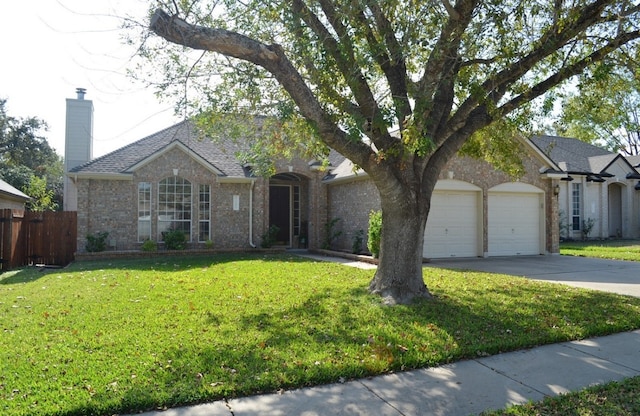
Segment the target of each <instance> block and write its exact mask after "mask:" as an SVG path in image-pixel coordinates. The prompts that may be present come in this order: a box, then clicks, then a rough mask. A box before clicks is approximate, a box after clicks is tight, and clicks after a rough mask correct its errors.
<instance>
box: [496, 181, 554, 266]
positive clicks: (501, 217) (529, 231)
mask: <svg viewBox="0 0 640 416" xmlns="http://www.w3.org/2000/svg"><path fill="white" fill-rule="evenodd" d="M503 185H506V184H503ZM528 186H531V185H528ZM515 188H516V186H513V187H512V189H515ZM531 188H534V187H533V186H531ZM507 189H508V188H507ZM535 189H537V188H535ZM542 195H543V194H541V193H533V192H492V191H489V197H488V207H487V210H488V234H487V239H488V243H489V247H488V249H489V250H488V251H489V253H488V254H489V256H515V255H531V254H541V253H542V252H543V250H542V244H541V235H542V234H543V233H542V232H541V230H543V227H544V223H543V221H542V212H544V210H543V208H542Z"/></svg>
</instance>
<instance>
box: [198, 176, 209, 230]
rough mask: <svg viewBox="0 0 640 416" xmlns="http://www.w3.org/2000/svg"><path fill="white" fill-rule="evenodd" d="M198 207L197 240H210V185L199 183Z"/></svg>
mask: <svg viewBox="0 0 640 416" xmlns="http://www.w3.org/2000/svg"><path fill="white" fill-rule="evenodd" d="M198 208H199V209H198V241H200V242H204V241H207V240H211V225H210V224H211V187H210V186H209V185H200V206H199V207H198Z"/></svg>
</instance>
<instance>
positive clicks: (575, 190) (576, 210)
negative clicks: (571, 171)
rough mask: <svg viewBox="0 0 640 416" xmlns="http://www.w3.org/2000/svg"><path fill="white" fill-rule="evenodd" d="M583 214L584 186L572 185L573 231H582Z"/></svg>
mask: <svg viewBox="0 0 640 416" xmlns="http://www.w3.org/2000/svg"><path fill="white" fill-rule="evenodd" d="M581 212H582V184H579V183H573V184H571V213H572V218H571V220H572V221H571V223H572V227H571V228H572V229H573V231H580V230H581V229H582V228H581V218H580V213H581Z"/></svg>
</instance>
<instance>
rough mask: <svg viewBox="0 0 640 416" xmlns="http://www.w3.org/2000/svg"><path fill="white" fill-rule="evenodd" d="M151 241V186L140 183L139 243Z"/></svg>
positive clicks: (146, 183) (147, 183)
mask: <svg viewBox="0 0 640 416" xmlns="http://www.w3.org/2000/svg"><path fill="white" fill-rule="evenodd" d="M149 239H151V184H150V183H149V182H140V183H138V241H139V242H143V241H145V240H149Z"/></svg>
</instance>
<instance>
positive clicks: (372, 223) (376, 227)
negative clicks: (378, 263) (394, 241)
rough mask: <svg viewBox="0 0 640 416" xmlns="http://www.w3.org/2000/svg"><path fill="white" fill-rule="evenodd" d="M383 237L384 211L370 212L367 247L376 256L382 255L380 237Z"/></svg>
mask: <svg viewBox="0 0 640 416" xmlns="http://www.w3.org/2000/svg"><path fill="white" fill-rule="evenodd" d="M381 238H382V211H371V212H370V213H369V231H368V233H367V248H368V249H369V251H370V252H371V254H373V257H374V258H378V256H379V255H380V239H381Z"/></svg>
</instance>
